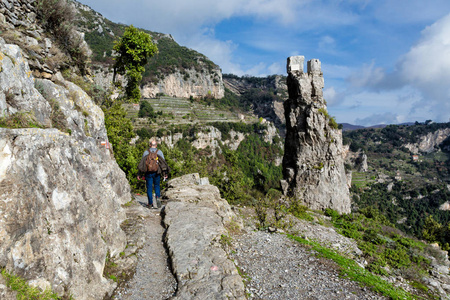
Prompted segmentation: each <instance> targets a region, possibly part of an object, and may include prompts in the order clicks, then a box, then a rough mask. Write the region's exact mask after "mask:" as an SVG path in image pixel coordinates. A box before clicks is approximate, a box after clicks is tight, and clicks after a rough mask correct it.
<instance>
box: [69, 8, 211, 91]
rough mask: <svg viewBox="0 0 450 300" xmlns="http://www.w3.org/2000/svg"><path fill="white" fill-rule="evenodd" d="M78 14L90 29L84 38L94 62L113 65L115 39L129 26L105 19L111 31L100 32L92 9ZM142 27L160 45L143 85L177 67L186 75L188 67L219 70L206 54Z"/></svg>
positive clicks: (201, 70)
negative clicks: (91, 52)
mask: <svg viewBox="0 0 450 300" xmlns="http://www.w3.org/2000/svg"><path fill="white" fill-rule="evenodd" d="M79 13H80V16H81V18H79V20H78V24H79V25H80V26H81V27H83V28H86V29H87V30H86V34H85V39H86V42H87V43H88V44H89V46H90V47H91V49H92V51H93V57H92V60H93V62H95V63H99V64H106V65H109V66H111V65H112V63H113V60H112V50H113V46H114V42H115V41H116V40H117V37H120V36H123V34H124V32H125V29H126V27H127V26H126V25H123V24H117V23H114V22H111V21H110V20H107V19H103V20H104V22H105V26H104V27H107V28H109V29H110V30H111V33H112V34H111V33H110V32H108V31H106V30H104V31H103V32H101V33H100V32H99V31H98V23H96V22H93V21H94V20H96V18H98V17H97V16H96V15H94V14H93V12H91V11H84V10H80V11H79ZM139 30H141V31H142V32H145V33H147V34H149V35H150V36H151V37H152V40H153V42H154V43H155V44H157V46H158V53H157V54H156V55H154V56H153V57H151V58H150V59H149V61H148V63H147V64H146V65H145V72H144V73H143V74H142V76H143V81H142V84H145V83H146V82H157V81H159V80H160V79H163V78H164V77H165V76H166V75H168V74H171V73H173V72H175V71H176V70H178V71H180V72H181V74H187V73H186V70H189V69H195V70H197V71H198V72H205V71H207V72H209V73H210V74H212V73H213V70H214V69H218V66H217V65H216V64H214V63H213V62H212V61H210V60H209V59H208V58H207V57H206V56H204V55H203V54H201V53H198V52H197V51H195V50H192V49H189V48H186V47H183V46H180V45H179V44H178V43H177V42H175V41H174V40H173V38H172V37H171V36H169V35H165V34H162V33H157V32H152V31H149V30H145V29H139Z"/></svg>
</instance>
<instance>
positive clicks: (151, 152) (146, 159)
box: [138, 138, 169, 209]
mask: <svg viewBox="0 0 450 300" xmlns="http://www.w3.org/2000/svg"><path fill="white" fill-rule="evenodd" d="M157 146H158V143H157V142H156V139H154V138H152V139H150V141H149V147H150V148H149V149H148V150H145V151H144V154H143V155H142V159H141V162H140V163H139V166H138V169H139V171H140V172H141V174H142V172H143V171H144V172H145V176H139V175H138V179H139V180H141V179H142V180H143V179H144V178H145V181H146V186H147V198H148V205H147V207H149V208H155V209H156V208H160V207H161V201H160V200H159V198H160V197H161V190H160V186H159V184H160V181H161V175H162V176H163V178H164V180H166V179H167V176H168V174H169V166H168V165H167V163H166V161H165V159H164V154H163V153H162V151H161V150H159V149H158V148H157ZM155 154H156V155H155ZM151 160H153V161H151ZM154 163H156V164H157V166H156V169H155V167H152V164H154ZM153 187H154V188H155V196H156V205H157V207H153Z"/></svg>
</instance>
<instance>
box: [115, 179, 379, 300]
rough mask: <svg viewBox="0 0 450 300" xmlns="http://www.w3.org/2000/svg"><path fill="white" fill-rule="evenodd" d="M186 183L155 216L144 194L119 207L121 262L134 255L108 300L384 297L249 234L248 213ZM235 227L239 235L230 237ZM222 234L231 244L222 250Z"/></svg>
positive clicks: (328, 265)
mask: <svg viewBox="0 0 450 300" xmlns="http://www.w3.org/2000/svg"><path fill="white" fill-rule="evenodd" d="M197 176H198V175H197ZM191 179H192V178H190V179H188V180H186V178H184V179H183V180H180V181H179V182H178V183H172V188H171V189H169V191H168V192H167V193H166V195H168V197H169V198H170V199H171V200H170V201H166V202H163V208H162V210H163V216H161V213H162V211H161V209H148V208H146V207H145V206H144V205H145V204H146V203H147V199H146V197H145V196H135V199H134V200H133V202H132V203H131V204H130V205H129V207H127V217H128V220H129V221H128V224H127V226H126V227H125V228H124V230H125V231H126V232H127V237H128V245H130V246H129V247H128V248H127V251H126V252H125V256H128V255H129V253H136V255H135V256H134V259H135V266H136V267H135V272H134V275H132V276H130V279H129V281H128V282H127V283H126V284H125V285H124V286H122V287H120V288H118V289H117V290H116V292H115V294H114V295H113V297H112V299H120V300H125V299H385V298H384V297H382V296H380V295H378V294H376V293H374V292H372V291H370V290H369V289H368V288H364V287H361V286H360V285H359V284H358V283H355V282H353V281H350V280H347V279H344V278H341V277H340V276H339V272H338V268H337V267H336V266H335V264H334V263H333V262H331V261H329V260H326V259H323V258H318V257H316V256H315V255H314V253H312V252H311V251H309V250H308V249H306V248H305V247H304V246H302V245H300V244H298V243H296V242H294V241H292V240H290V239H288V238H287V237H286V236H284V235H283V234H279V233H268V232H263V231H257V230H255V227H254V226H253V225H252V224H251V223H252V222H251V221H249V215H250V214H248V213H247V212H244V214H245V215H246V216H245V217H243V216H242V211H241V212H240V213H239V212H238V211H237V210H235V211H234V212H233V209H231V208H230V207H229V206H228V204H227V203H226V202H219V200H217V197H216V196H214V194H215V187H213V186H211V185H209V184H202V183H197V184H192V183H191V184H190V185H189V184H186V182H188V183H189V180H191ZM194 179H195V180H197V179H196V178H194ZM195 180H194V181H195ZM212 192H213V193H212ZM193 197H194V198H195V199H194V198H193ZM208 197H209V198H208ZM212 199H215V200H214V201H212ZM194 200H195V201H194ZM222 201H223V200H222ZM208 202H209V204H208ZM211 204H213V205H211ZM212 207H214V209H211V210H210V208H212ZM235 213H238V214H240V215H241V216H240V217H237V216H236V215H235ZM227 216H231V217H230V218H227ZM233 216H234V217H233ZM241 217H243V219H242V220H243V221H244V223H245V224H244V223H242V220H241ZM230 220H231V223H232V224H231V225H230V223H229V222H230ZM239 220H240V221H239ZM227 222H228V223H227ZM239 222H241V226H243V227H241V228H242V229H241V230H238V232H235V230H233V229H232V230H231V231H233V232H232V233H231V232H230V230H229V229H230V228H232V227H233V226H236V225H237V224H238V223H239ZM219 223H221V224H223V226H222V225H220V224H219ZM297 226H299V228H298V229H299V232H302V234H303V235H308V236H310V237H315V238H320V239H325V238H324V237H325V236H326V237H327V238H329V239H331V240H333V241H334V242H335V243H337V244H338V245H339V247H341V248H345V249H348V250H347V251H349V252H352V251H354V245H352V243H351V242H350V241H348V240H347V239H346V238H344V237H338V236H337V234H336V233H335V232H334V231H329V230H328V229H321V228H318V227H317V226H309V225H307V224H303V223H299V224H297ZM225 228H227V229H228V230H227V229H225ZM327 230H328V231H327ZM224 236H230V239H231V242H230V243H228V245H227V246H225V244H227V243H225V244H224V240H223V239H224ZM224 249H226V250H224ZM132 256H133V255H131V256H130V257H132ZM238 269H239V272H241V273H240V274H238ZM244 283H245V285H244Z"/></svg>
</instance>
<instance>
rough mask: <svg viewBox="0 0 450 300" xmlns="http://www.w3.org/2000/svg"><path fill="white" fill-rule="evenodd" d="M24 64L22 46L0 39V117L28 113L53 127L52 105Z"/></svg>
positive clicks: (36, 119) (40, 122) (39, 121)
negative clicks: (44, 96)
mask: <svg viewBox="0 0 450 300" xmlns="http://www.w3.org/2000/svg"><path fill="white" fill-rule="evenodd" d="M24 61H25V58H24V57H23V55H22V51H21V50H20V48H19V46H17V45H11V44H6V43H5V41H4V40H3V39H2V38H0V117H3V116H8V115H12V114H14V113H18V112H26V113H29V114H31V117H32V118H34V119H35V121H36V123H38V124H40V125H42V126H50V125H51V121H50V113H51V108H50V105H49V104H48V103H47V101H45V99H44V98H43V97H42V95H41V94H40V93H39V92H38V91H37V90H36V89H35V88H34V77H33V76H32V75H31V70H30V67H29V66H28V63H24ZM11 74H15V76H11Z"/></svg>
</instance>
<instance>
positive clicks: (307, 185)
mask: <svg viewBox="0 0 450 300" xmlns="http://www.w3.org/2000/svg"><path fill="white" fill-rule="evenodd" d="M303 62H304V57H303V56H293V57H289V58H288V63H287V71H288V78H287V85H288V90H289V99H288V100H287V101H285V102H284V109H285V117H286V140H285V150H284V157H283V177H284V179H285V182H284V183H283V184H282V185H283V187H284V192H285V194H287V195H288V196H293V197H295V198H297V199H298V200H300V201H301V202H303V203H304V204H305V205H306V206H308V207H309V208H311V209H319V210H320V209H325V208H332V209H335V210H337V211H339V212H341V213H349V212H350V198H349V190H348V186H347V179H346V175H345V169H344V157H343V152H344V149H343V146H342V133H341V131H340V130H338V129H335V128H333V127H332V125H330V124H332V122H330V117H329V116H328V113H327V111H326V105H325V100H324V99H323V93H322V89H323V87H324V81H323V74H322V72H321V65H320V61H319V60H317V59H313V60H310V61H308V68H307V69H308V70H307V72H306V73H305V72H303Z"/></svg>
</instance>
